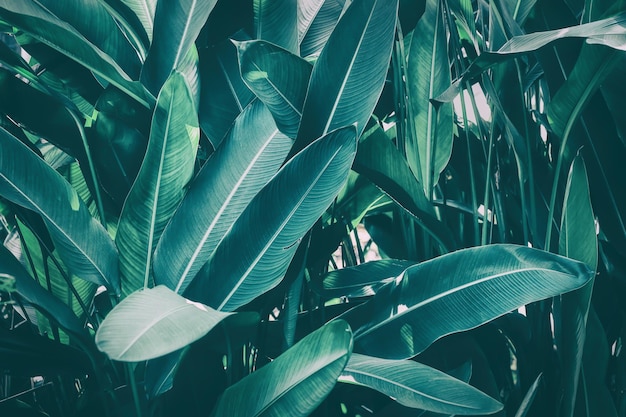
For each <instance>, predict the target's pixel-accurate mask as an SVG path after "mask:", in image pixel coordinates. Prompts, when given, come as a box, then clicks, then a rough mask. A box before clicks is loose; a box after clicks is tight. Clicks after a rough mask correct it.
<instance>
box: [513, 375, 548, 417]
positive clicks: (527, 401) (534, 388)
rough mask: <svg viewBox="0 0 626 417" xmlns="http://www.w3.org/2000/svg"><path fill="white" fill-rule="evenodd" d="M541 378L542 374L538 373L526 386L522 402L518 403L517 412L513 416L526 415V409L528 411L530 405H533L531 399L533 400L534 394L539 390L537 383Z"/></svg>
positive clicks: (520, 416)
mask: <svg viewBox="0 0 626 417" xmlns="http://www.w3.org/2000/svg"><path fill="white" fill-rule="evenodd" d="M542 378H543V374H539V376H538V377H537V379H535V382H533V384H532V385H531V386H530V388H528V392H527V393H526V395H525V396H524V399H523V400H522V403H521V404H520V406H519V408H518V409H517V412H516V413H515V417H526V414H528V411H530V407H532V405H533V401H534V400H535V396H536V395H537V391H538V390H539V386H540V385H539V384H540V383H541V380H542Z"/></svg>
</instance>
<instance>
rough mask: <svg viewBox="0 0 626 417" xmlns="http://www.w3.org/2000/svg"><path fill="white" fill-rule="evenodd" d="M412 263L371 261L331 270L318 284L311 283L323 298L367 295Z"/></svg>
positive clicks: (372, 293) (385, 260) (386, 260)
mask: <svg viewBox="0 0 626 417" xmlns="http://www.w3.org/2000/svg"><path fill="white" fill-rule="evenodd" d="M412 265H415V262H413V261H402V260H398V259H382V260H378V261H371V262H366V263H363V264H360V265H357V266H352V267H348V268H341V269H337V270H335V271H331V272H329V273H328V274H326V275H324V277H323V278H322V281H321V282H320V283H319V284H318V283H317V282H312V283H311V285H312V286H313V289H314V290H317V291H318V292H319V293H320V295H321V296H323V297H324V298H325V299H331V298H338V297H348V298H356V297H368V296H372V295H374V294H376V291H377V290H378V289H379V288H380V287H382V286H383V285H385V284H387V283H389V282H391V281H392V280H394V279H395V278H396V277H397V276H398V275H400V274H401V273H402V272H403V271H404V270H405V269H407V268H408V267H409V266H412ZM316 287H317V288H316Z"/></svg>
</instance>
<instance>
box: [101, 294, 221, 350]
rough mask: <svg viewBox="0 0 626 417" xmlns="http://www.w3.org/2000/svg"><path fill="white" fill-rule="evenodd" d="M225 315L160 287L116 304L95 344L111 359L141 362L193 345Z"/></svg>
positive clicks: (102, 325) (104, 322)
mask: <svg viewBox="0 0 626 417" xmlns="http://www.w3.org/2000/svg"><path fill="white" fill-rule="evenodd" d="M229 315H230V314H229V313H222V312H219V311H215V310H213V309H211V308H209V307H207V306H204V305H202V304H200V303H194V302H192V301H189V300H186V299H185V298H183V297H181V296H180V295H178V294H176V293H174V292H173V291H171V290H170V289H168V288H167V287H164V286H162V285H160V286H157V287H155V288H151V289H147V290H142V291H137V292H135V293H133V294H132V295H130V296H129V297H127V298H126V299H124V300H123V301H122V302H121V303H120V304H118V305H117V306H116V307H115V308H114V309H113V310H112V311H111V312H110V313H109V314H108V315H107V317H106V318H105V319H104V321H103V322H102V324H101V325H100V327H99V328H98V332H97V333H96V345H97V346H98V349H100V350H101V351H103V352H104V353H106V354H107V355H108V356H109V358H111V359H113V360H117V361H124V362H139V361H145V360H148V359H152V358H156V357H159V356H163V355H165V354H167V353H170V352H174V351H176V350H178V349H181V348H183V347H185V346H187V345H189V344H190V343H192V342H195V341H196V340H198V339H200V338H201V337H202V336H204V335H205V334H207V333H208V332H209V331H210V330H211V329H212V328H213V327H215V326H216V325H217V324H218V323H219V322H220V321H222V320H223V319H225V318H226V317H228V316H229Z"/></svg>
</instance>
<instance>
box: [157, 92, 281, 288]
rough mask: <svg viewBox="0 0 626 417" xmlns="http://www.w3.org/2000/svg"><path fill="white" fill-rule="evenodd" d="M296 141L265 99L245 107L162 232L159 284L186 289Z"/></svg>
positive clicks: (158, 262) (159, 248)
mask: <svg viewBox="0 0 626 417" xmlns="http://www.w3.org/2000/svg"><path fill="white" fill-rule="evenodd" d="M291 145H292V141H291V139H289V138H288V137H286V136H285V135H283V134H282V133H280V132H279V131H278V128H277V127H276V124H275V123H274V121H273V119H272V115H271V114H270V112H269V111H268V110H267V108H266V107H265V106H264V105H263V103H261V102H260V101H258V100H257V101H254V102H253V103H251V104H250V105H249V106H248V107H247V108H246V109H245V110H244V112H243V113H242V114H241V115H240V116H239V117H238V118H237V120H236V121H235V125H234V126H233V129H232V130H231V131H230V133H229V135H228V137H227V138H226V139H224V141H223V143H222V145H221V146H220V147H219V148H218V149H217V151H216V152H215V153H214V154H213V155H212V156H211V158H210V159H209V160H208V161H207V162H206V163H205V165H204V166H203V167H202V169H201V170H200V172H199V173H198V175H197V176H196V178H195V179H194V181H193V183H192V185H191V187H190V189H189V192H188V193H187V195H186V196H185V199H184V200H183V202H182V204H181V205H180V207H179V208H178V209H177V211H176V213H175V214H174V217H173V218H172V220H171V222H170V223H169V225H168V226H167V228H166V229H165V231H164V232H163V236H162V238H161V240H160V242H159V244H158V247H157V249H156V251H155V254H154V275H155V280H156V282H157V283H158V284H164V285H167V286H168V287H169V288H171V289H172V290H174V291H176V292H178V293H182V292H183V291H185V289H186V288H187V286H188V285H189V283H190V282H191V280H192V279H193V278H194V277H195V276H196V274H197V273H198V271H199V270H200V268H201V267H202V265H204V264H205V263H206V262H207V260H208V259H209V258H210V257H211V255H212V254H213V252H214V251H215V249H216V247H217V246H218V245H219V243H220V242H221V241H222V239H223V238H224V236H225V234H226V233H227V232H228V230H229V229H230V228H231V226H232V225H233V223H234V222H235V220H236V219H237V218H238V217H239V215H240V214H241V213H242V212H243V210H244V209H245V208H246V206H247V205H248V203H249V202H250V201H251V200H252V198H253V197H254V196H255V195H256V193H258V192H259V191H260V190H261V188H263V186H265V184H266V183H267V181H269V179H270V178H271V177H272V176H273V175H274V174H275V173H276V171H278V168H280V165H281V164H282V163H283V161H284V159H285V156H287V153H288V152H289V149H290V148H291ZM207 196H210V198H207Z"/></svg>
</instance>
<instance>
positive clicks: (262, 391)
mask: <svg viewBox="0 0 626 417" xmlns="http://www.w3.org/2000/svg"><path fill="white" fill-rule="evenodd" d="M351 351H352V332H351V331H350V327H349V326H348V325H347V324H346V323H345V322H343V321H341V320H337V321H336V322H332V323H328V324H327V325H325V326H323V327H322V328H320V329H318V330H316V331H315V332H313V333H311V334H310V335H308V336H307V337H305V338H304V339H302V340H301V341H299V342H298V343H296V344H295V345H294V346H293V347H291V348H290V349H288V350H287V351H286V352H285V353H283V354H282V355H280V356H279V357H277V358H276V359H274V360H273V361H272V362H271V363H269V364H267V365H265V366H264V367H262V368H261V369H259V370H258V371H255V372H253V373H252V374H250V375H248V376H247V377H245V378H243V379H242V380H241V381H239V382H238V383H236V384H234V385H232V386H230V387H229V388H227V389H226V391H224V393H223V394H222V396H221V397H220V398H219V400H218V402H217V405H216V406H215V408H214V409H213V413H212V414H211V415H212V416H215V417H218V416H229V417H239V416H241V417H255V416H286V415H293V416H308V415H309V414H311V412H313V411H314V410H315V409H316V408H317V406H318V405H319V404H320V403H321V402H322V401H323V400H324V398H326V396H327V395H328V394H329V393H330V391H331V390H332V389H333V387H334V386H335V384H336V382H337V378H338V377H339V375H340V374H341V371H342V370H343V368H344V366H345V365H346V362H347V361H348V358H349V357H350V353H351Z"/></svg>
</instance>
